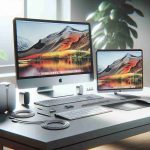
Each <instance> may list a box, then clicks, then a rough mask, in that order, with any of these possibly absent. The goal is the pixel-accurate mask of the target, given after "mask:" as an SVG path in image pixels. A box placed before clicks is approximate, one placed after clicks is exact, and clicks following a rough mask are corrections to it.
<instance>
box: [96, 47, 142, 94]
mask: <svg viewBox="0 0 150 150" xmlns="http://www.w3.org/2000/svg"><path fill="white" fill-rule="evenodd" d="M96 58H97V61H96V62H97V89H98V91H99V92H103V91H107V92H108V91H113V92H115V94H117V92H121V91H131V90H141V89H142V88H143V52H142V50H140V49H134V50H133V49H131V50H98V51H97V55H96Z"/></svg>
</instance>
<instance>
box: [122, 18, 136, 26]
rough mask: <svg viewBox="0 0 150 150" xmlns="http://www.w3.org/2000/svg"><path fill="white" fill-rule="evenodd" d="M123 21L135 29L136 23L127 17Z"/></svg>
mask: <svg viewBox="0 0 150 150" xmlns="http://www.w3.org/2000/svg"><path fill="white" fill-rule="evenodd" d="M124 20H125V21H126V22H127V23H128V24H129V25H131V26H134V27H137V24H136V22H135V21H134V20H133V19H132V18H131V17H129V16H126V17H125V18H124Z"/></svg>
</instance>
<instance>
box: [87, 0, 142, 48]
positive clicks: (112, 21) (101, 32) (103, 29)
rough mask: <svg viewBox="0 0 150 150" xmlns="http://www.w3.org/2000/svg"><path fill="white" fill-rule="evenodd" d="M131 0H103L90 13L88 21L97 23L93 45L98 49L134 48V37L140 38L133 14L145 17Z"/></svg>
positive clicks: (93, 32) (94, 29)
mask: <svg viewBox="0 0 150 150" xmlns="http://www.w3.org/2000/svg"><path fill="white" fill-rule="evenodd" d="M131 2H132V1H131V0H102V1H101V3H100V5H99V6H98V9H97V10H96V11H95V12H93V13H91V14H89V15H88V17H87V18H86V21H93V22H94V23H96V25H95V26H94V27H93V29H92V38H93V45H94V47H95V48H96V49H112V48H118V49H125V48H127V47H129V48H133V44H134V42H133V39H134V38H138V33H137V31H136V28H137V23H136V22H135V21H134V20H133V18H131V14H133V13H136V14H137V15H139V16H141V17H144V14H143V13H142V11H140V10H139V9H137V8H135V7H134V6H133V5H131Z"/></svg>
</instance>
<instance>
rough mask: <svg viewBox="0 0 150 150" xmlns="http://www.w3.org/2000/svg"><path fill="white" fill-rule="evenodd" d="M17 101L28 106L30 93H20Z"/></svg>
mask: <svg viewBox="0 0 150 150" xmlns="http://www.w3.org/2000/svg"><path fill="white" fill-rule="evenodd" d="M19 101H20V103H21V104H22V105H24V106H28V105H29V103H30V93H29V92H20V93H19Z"/></svg>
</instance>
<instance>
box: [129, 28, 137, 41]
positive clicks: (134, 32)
mask: <svg viewBox="0 0 150 150" xmlns="http://www.w3.org/2000/svg"><path fill="white" fill-rule="evenodd" d="M129 29H130V31H131V33H132V35H133V36H134V37H135V38H136V39H137V38H138V33H137V32H136V30H134V29H133V28H130V27H129Z"/></svg>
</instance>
